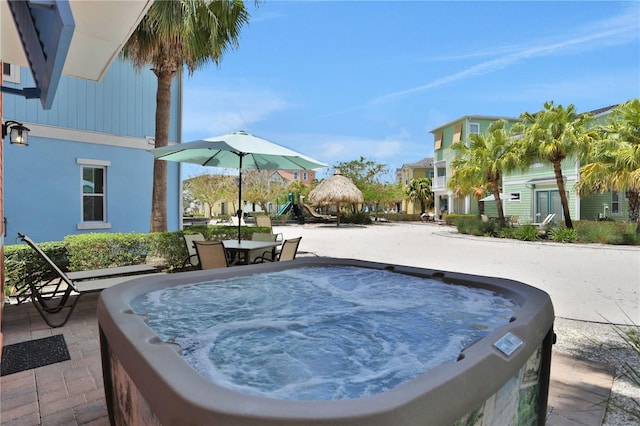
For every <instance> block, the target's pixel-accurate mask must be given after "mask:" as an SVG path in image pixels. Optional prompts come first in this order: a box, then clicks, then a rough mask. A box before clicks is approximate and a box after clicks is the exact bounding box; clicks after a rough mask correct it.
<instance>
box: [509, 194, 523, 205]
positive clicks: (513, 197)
mask: <svg viewBox="0 0 640 426" xmlns="http://www.w3.org/2000/svg"><path fill="white" fill-rule="evenodd" d="M508 201H509V202H510V203H519V202H520V201H522V194H521V193H520V191H516V192H510V193H509V198H508Z"/></svg>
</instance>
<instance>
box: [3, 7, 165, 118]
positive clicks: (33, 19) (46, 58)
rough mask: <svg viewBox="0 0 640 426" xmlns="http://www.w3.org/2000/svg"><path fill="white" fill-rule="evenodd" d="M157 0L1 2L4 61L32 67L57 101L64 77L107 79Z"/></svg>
mask: <svg viewBox="0 0 640 426" xmlns="http://www.w3.org/2000/svg"><path fill="white" fill-rule="evenodd" d="M153 1H154V0H128V1H108V0H70V1H67V0H30V1H11V7H10V6H9V1H8V0H0V43H1V44H0V60H2V62H7V63H10V64H14V65H21V66H25V67H29V68H30V69H31V71H32V74H33V76H34V80H35V81H36V83H37V84H38V86H39V87H38V89H40V92H41V95H46V97H47V98H49V97H50V98H51V102H52V99H53V94H55V88H56V87H57V83H58V80H59V78H60V76H61V75H67V76H70V77H77V78H83V79H87V80H94V81H99V80H100V79H102V77H103V76H104V75H105V73H106V72H107V70H108V69H109V66H110V65H111V63H112V62H113V61H114V60H115V58H116V57H117V56H118V54H119V53H120V51H121V50H122V47H123V46H124V44H125V43H126V41H127V40H128V39H129V37H130V36H131V34H132V33H133V31H134V30H135V29H136V27H137V26H138V24H139V23H140V20H141V19H142V18H143V17H144V15H145V14H146V13H147V10H148V9H149V7H150V6H151V4H152V3H153ZM18 29H19V30H18ZM25 52H27V53H25ZM39 56H40V58H38V57H39ZM52 89H53V90H52ZM44 105H45V101H44V99H43V106H44Z"/></svg>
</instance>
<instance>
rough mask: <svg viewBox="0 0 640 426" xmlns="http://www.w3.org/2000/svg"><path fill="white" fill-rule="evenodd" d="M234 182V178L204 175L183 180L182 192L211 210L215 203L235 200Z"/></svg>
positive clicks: (235, 187) (235, 185) (235, 184)
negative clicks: (206, 205)
mask: <svg viewBox="0 0 640 426" xmlns="http://www.w3.org/2000/svg"><path fill="white" fill-rule="evenodd" d="M236 180H237V178H236V177H234V176H222V175H212V174H204V175H200V176H195V177H192V178H189V179H187V180H185V181H184V190H185V192H188V193H189V195H191V197H193V198H195V199H196V200H198V201H200V202H202V203H207V204H209V208H211V206H213V205H214V204H215V203H216V202H217V201H221V200H227V199H232V200H235V199H236V198H237V196H236V195H237V187H238V185H237V183H236ZM234 197H235V198H234Z"/></svg>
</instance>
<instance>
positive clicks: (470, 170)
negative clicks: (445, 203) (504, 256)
mask: <svg viewBox="0 0 640 426" xmlns="http://www.w3.org/2000/svg"><path fill="white" fill-rule="evenodd" d="M506 125H507V122H506V121H505V120H498V121H496V122H494V123H491V125H490V126H489V128H488V129H487V132H486V133H485V134H480V133H474V134H471V135H469V146H467V144H466V142H465V141H458V142H454V143H453V144H452V145H451V149H453V150H455V151H456V153H457V156H456V158H454V160H453V161H452V162H451V169H452V170H454V172H453V174H452V176H451V178H450V179H449V181H448V182H447V185H449V188H451V189H452V190H454V191H457V192H459V193H463V194H475V193H477V192H478V189H479V188H481V187H486V188H488V189H489V190H490V191H491V193H492V194H493V198H494V199H495V200H496V207H497V209H498V218H499V221H500V227H504V226H505V225H506V221H505V218H504V211H503V209H502V199H501V198H500V187H501V184H502V175H503V173H504V172H506V171H509V170H514V169H515V168H516V167H517V165H518V162H519V160H520V158H519V155H518V152H517V146H516V144H515V143H514V142H513V140H512V139H511V136H510V133H509V131H507V130H506V129H505V126H506Z"/></svg>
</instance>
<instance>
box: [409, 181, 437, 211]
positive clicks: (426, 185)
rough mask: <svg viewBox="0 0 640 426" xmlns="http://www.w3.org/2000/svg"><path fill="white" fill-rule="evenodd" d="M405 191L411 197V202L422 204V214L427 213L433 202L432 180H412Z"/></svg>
mask: <svg viewBox="0 0 640 426" xmlns="http://www.w3.org/2000/svg"><path fill="white" fill-rule="evenodd" d="M404 191H405V194H407V196H408V197H409V200H411V201H414V202H415V201H419V202H420V213H425V212H426V211H427V204H430V202H431V201H433V192H432V191H431V178H427V177H424V178H417V179H411V180H410V181H409V185H408V186H407V187H406V188H405V190H404Z"/></svg>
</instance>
